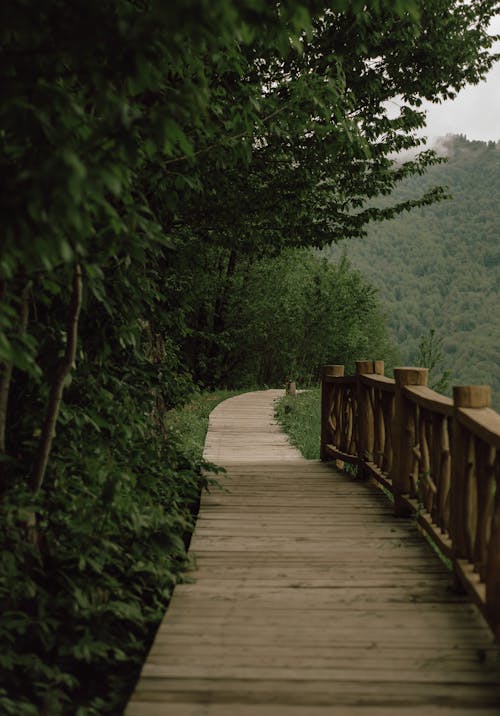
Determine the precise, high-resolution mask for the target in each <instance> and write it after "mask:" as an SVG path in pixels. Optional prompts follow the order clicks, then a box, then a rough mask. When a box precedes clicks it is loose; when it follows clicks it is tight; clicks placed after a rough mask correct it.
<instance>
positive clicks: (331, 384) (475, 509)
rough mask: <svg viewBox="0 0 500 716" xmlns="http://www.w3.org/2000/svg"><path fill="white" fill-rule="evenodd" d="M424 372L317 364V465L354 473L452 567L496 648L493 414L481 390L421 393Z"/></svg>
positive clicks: (497, 442) (499, 482)
mask: <svg viewBox="0 0 500 716" xmlns="http://www.w3.org/2000/svg"><path fill="white" fill-rule="evenodd" d="M427 380H428V371H427V369H426V368H396V369H395V370H394V379H392V378H386V377H385V376H384V364H383V362H382V361H358V362H357V364H356V375H355V376H344V367H343V366H340V365H331V366H325V367H324V369H323V381H322V407H321V459H322V460H336V461H337V463H338V462H339V461H341V462H342V463H346V462H347V463H351V464H354V465H357V468H358V474H359V475H361V476H363V477H370V478H373V479H374V480H376V481H377V482H378V483H379V484H381V485H382V486H383V487H384V488H385V490H386V491H389V493H390V494H391V495H392V496H393V499H394V511H395V514H396V515H399V516H408V515H411V514H413V515H415V517H416V519H417V522H418V524H419V526H420V527H421V528H422V529H423V530H424V531H425V532H426V533H427V534H428V535H429V537H430V538H431V539H432V540H433V541H434V543H435V544H436V545H437V546H438V547H439V549H440V550H441V551H442V553H443V554H444V555H445V557H447V558H448V559H450V560H451V563H452V567H453V571H454V574H455V576H456V579H457V582H458V583H459V584H461V585H462V586H463V587H465V589H466V590H467V591H468V592H469V593H470V595H471V596H472V598H473V599H474V601H475V602H476V604H477V605H478V606H479V608H480V609H481V611H482V613H483V614H484V616H485V618H486V619H487V621H488V622H489V624H490V626H491V628H492V629H493V632H494V634H495V636H496V638H497V639H499V640H500V415H499V414H498V413H496V412H495V411H494V410H491V409H490V407H489V406H490V402H491V393H490V388H489V387H488V386H461V387H456V388H454V389H453V400H451V399H450V398H446V397H445V396H443V395H441V394H440V393H436V392H435V391H433V390H431V389H430V388H428V387H427Z"/></svg>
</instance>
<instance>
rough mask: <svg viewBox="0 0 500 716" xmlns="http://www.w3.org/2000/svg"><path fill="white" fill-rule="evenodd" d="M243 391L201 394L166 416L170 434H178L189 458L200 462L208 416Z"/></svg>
mask: <svg viewBox="0 0 500 716" xmlns="http://www.w3.org/2000/svg"><path fill="white" fill-rule="evenodd" d="M242 392H244V391H241V390H216V391H214V392H210V393H200V394H199V395H197V396H196V397H195V398H194V399H193V400H191V401H190V402H189V403H186V405H183V406H182V407H181V408H175V409H174V410H170V411H169V412H168V413H167V416H166V421H165V422H166V427H167V430H168V432H169V433H171V434H177V435H178V436H179V437H180V439H181V443H182V444H183V445H184V446H185V450H186V453H187V455H188V456H189V457H192V458H194V459H196V460H200V459H201V456H202V454H203V447H204V445H205V437H206V434H207V430H208V416H209V415H210V413H211V412H212V410H213V409H214V408H215V407H216V406H217V405H218V404H219V403H221V402H222V401H223V400H226V399H227V398H231V397H232V396H233V395H239V394H240V393H242Z"/></svg>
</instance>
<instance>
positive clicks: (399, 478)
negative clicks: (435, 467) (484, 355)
mask: <svg viewBox="0 0 500 716" xmlns="http://www.w3.org/2000/svg"><path fill="white" fill-rule="evenodd" d="M428 378H429V370H428V368H394V381H395V387H396V390H395V401H394V422H393V427H392V435H393V447H394V455H393V461H392V470H391V473H390V476H389V477H390V478H391V479H392V489H393V493H394V514H396V515H398V516H400V517H403V516H405V515H408V514H409V512H410V511H409V509H408V507H407V506H406V505H405V504H404V502H403V501H402V500H401V498H402V496H403V495H408V494H409V493H410V474H411V472H412V470H413V465H414V461H415V457H414V453H413V448H414V447H415V431H416V424H415V418H414V410H415V408H414V406H412V404H411V402H410V401H409V400H408V399H407V398H406V396H405V395H404V392H403V388H404V386H405V385H427V382H428Z"/></svg>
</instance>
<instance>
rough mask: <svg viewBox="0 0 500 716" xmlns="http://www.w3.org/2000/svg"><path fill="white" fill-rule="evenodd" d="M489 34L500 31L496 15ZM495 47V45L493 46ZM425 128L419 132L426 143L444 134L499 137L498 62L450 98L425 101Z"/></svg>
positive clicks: (499, 76)
mask: <svg viewBox="0 0 500 716" xmlns="http://www.w3.org/2000/svg"><path fill="white" fill-rule="evenodd" d="M490 31H491V33H492V34H500V16H498V17H496V18H495V20H494V22H493V23H492V24H491V27H490ZM495 49H497V50H498V48H495ZM426 108H427V127H426V129H425V131H424V132H423V134H425V136H426V137H428V139H429V143H430V144H431V143H432V140H434V139H436V138H437V137H444V136H445V135H446V134H465V135H467V139H480V140H482V141H487V140H489V139H493V140H494V141H499V140H500V62H497V63H496V64H495V66H494V67H493V68H492V69H491V70H490V72H489V73H488V76H487V78H486V80H485V81H484V82H481V83H480V84H478V85H469V86H468V87H466V88H465V89H463V90H462V91H461V92H460V93H459V94H458V96H457V98H456V99H455V100H453V101H450V100H449V101H446V102H443V103H442V104H439V105H434V104H431V103H426Z"/></svg>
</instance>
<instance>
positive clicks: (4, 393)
mask: <svg viewBox="0 0 500 716" xmlns="http://www.w3.org/2000/svg"><path fill="white" fill-rule="evenodd" d="M2 288H3V291H2V293H4V291H5V286H3V287H2ZM29 291H30V284H29V283H27V284H26V285H25V286H24V288H23V290H22V293H21V305H20V309H19V324H18V329H17V334H18V335H19V336H23V335H24V334H25V333H26V328H27V326H28V318H29ZM12 369H13V364H12V361H8V362H7V363H4V364H3V366H2V377H1V379H0V453H1V454H4V453H5V435H6V431H7V407H8V403H9V393H10V386H11V383H12Z"/></svg>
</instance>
